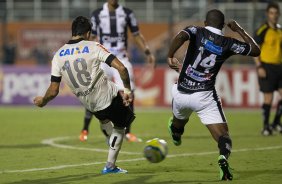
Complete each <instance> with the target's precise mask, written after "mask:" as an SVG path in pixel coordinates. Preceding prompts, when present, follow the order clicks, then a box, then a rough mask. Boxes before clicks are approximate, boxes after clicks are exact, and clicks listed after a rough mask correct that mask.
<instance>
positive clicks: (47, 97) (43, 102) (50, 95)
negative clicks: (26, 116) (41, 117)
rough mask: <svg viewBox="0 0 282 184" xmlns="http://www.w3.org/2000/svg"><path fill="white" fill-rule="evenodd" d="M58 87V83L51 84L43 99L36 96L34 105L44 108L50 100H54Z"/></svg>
mask: <svg viewBox="0 0 282 184" xmlns="http://www.w3.org/2000/svg"><path fill="white" fill-rule="evenodd" d="M59 87H60V83H59V82H51V84H50V86H49V88H48V89H47V91H46V93H45V95H44V97H42V96H37V97H35V98H34V99H33V103H34V105H36V106H38V107H44V106H45V105H46V104H47V103H48V102H49V101H50V100H52V99H54V98H55V97H56V96H57V95H58V93H59Z"/></svg>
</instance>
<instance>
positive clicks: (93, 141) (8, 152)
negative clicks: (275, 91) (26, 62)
mask: <svg viewBox="0 0 282 184" xmlns="http://www.w3.org/2000/svg"><path fill="white" fill-rule="evenodd" d="M225 113H226V117H227V119H228V121H229V129H230V133H231V137H232V139H233V153H232V155H231V157H230V159H229V162H230V165H231V167H232V168H234V170H233V173H234V180H233V181H232V183H242V184H260V183H262V184H265V183H281V181H282V135H279V134H274V135H273V136H271V137H262V136H261V135H260V131H261V113H260V111H232V110H228V111H226V112H225ZM83 115H84V110H83V108H66V107H46V108H43V109H40V108H36V107H1V108H0V135H1V139H0V183H1V184H41V183H44V184H49V183H50V184H51V183H52V184H70V183H71V184H72V183H77V184H82V183H88V184H89V183H98V184H99V183H101V184H106V183H114V184H127V183H132V184H140V183H148V184H172V183H179V184H186V183H196V184H201V183H222V182H219V181H218V177H219V176H218V174H219V171H218V166H217V157H218V150H217V144H216V143H215V141H214V140H213V139H212V138H211V136H210V134H209V132H208V130H207V129H206V127H205V126H204V125H202V124H201V123H200V121H199V118H198V117H197V116H196V115H195V114H193V115H192V117H191V119H190V122H189V124H187V126H186V129H185V133H184V136H183V141H182V145H181V146H179V147H176V146H174V145H173V144H172V141H171V139H170V137H169V134H168V132H167V120H168V118H169V116H170V115H171V113H170V111H169V110H158V109H156V110H154V109H151V110H149V111H147V112H146V111H141V110H138V109H137V113H136V116H137V118H136V121H135V122H134V124H133V126H132V132H133V133H136V134H137V135H139V136H140V137H141V138H143V140H148V139H151V138H155V137H158V138H162V139H164V140H166V141H167V142H168V148H169V155H168V157H167V158H166V159H165V160H164V161H163V162H161V163H158V164H152V163H149V162H148V161H146V160H144V158H143V155H142V150H143V148H144V145H145V143H144V142H142V143H128V142H124V143H123V147H122V151H123V153H120V155H119V158H118V160H119V162H118V163H117V165H118V166H120V167H122V168H124V169H127V170H128V171H129V173H128V174H120V175H101V174H100V172H101V169H102V168H103V166H104V163H105V161H106V158H107V152H105V151H107V146H106V143H105V139H104V137H103V135H102V133H101V132H100V129H99V126H98V121H97V120H95V119H93V120H92V124H91V128H90V135H89V141H88V142H85V143H82V142H80V141H79V140H78V135H79V133H80V129H81V128H82V119H83ZM43 141H45V142H44V143H45V144H43V143H42V142H43ZM47 143H48V144H47ZM50 144H51V145H50ZM55 146H57V147H55Z"/></svg>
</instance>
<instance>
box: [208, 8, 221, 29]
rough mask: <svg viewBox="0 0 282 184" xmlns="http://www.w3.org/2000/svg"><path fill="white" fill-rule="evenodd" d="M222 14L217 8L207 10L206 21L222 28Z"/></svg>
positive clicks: (210, 24)
mask: <svg viewBox="0 0 282 184" xmlns="http://www.w3.org/2000/svg"><path fill="white" fill-rule="evenodd" d="M224 19H225V18H224V14H223V13H222V12H221V11H220V10H217V9H213V10H210V11H208V13H207V15H206V23H207V25H208V26H212V27H215V28H219V29H222V28H223V27H224V21H225V20H224Z"/></svg>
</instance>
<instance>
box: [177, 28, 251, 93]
mask: <svg viewBox="0 0 282 184" xmlns="http://www.w3.org/2000/svg"><path fill="white" fill-rule="evenodd" d="M182 31H184V32H185V33H187V34H188V36H189V41H190V43H189V46H188V48H187V51H186V56H185V58H184V62H183V66H182V69H181V72H180V76H179V79H178V90H179V91H182V92H185V93H194V92H199V91H209V90H213V89H214V88H215V80H216V76H217V74H218V72H219V70H220V68H221V66H222V64H223V63H224V61H225V60H226V59H227V58H228V57H230V56H232V55H235V54H241V55H248V54H249V53H250V51H251V46H250V45H249V44H247V43H244V42H241V41H239V40H237V39H234V38H229V37H225V36H223V34H222V32H221V30H219V29H216V28H213V27H209V26H207V27H194V26H192V27H187V28H185V29H184V30H182Z"/></svg>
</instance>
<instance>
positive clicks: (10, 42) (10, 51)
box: [3, 35, 17, 65]
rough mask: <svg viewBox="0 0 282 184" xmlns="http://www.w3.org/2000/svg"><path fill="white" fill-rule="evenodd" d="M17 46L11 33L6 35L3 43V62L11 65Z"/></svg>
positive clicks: (13, 61) (14, 58)
mask: <svg viewBox="0 0 282 184" xmlns="http://www.w3.org/2000/svg"><path fill="white" fill-rule="evenodd" d="M16 52H17V47H16V43H15V39H14V37H13V36H12V35H9V36H8V39H7V40H4V43H3V64H4V65H13V64H14V63H15V60H16Z"/></svg>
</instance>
